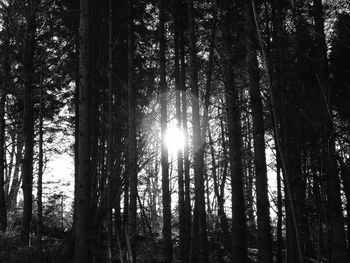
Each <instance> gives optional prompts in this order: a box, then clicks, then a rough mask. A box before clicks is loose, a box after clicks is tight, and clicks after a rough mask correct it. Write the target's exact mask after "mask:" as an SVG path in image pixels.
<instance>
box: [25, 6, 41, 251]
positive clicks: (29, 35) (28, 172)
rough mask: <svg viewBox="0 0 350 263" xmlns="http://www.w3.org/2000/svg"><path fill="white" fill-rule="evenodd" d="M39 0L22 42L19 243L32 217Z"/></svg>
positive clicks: (31, 11) (28, 229)
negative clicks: (21, 160) (34, 95)
mask: <svg viewBox="0 0 350 263" xmlns="http://www.w3.org/2000/svg"><path fill="white" fill-rule="evenodd" d="M38 5H39V0H36V1H31V3H30V4H29V6H28V7H29V10H28V14H27V18H26V37H25V44H24V58H23V70H24V124H23V125H24V127H23V131H24V132H23V133H24V137H25V139H24V145H25V151H24V158H23V166H22V180H23V183H22V189H23V220H22V229H21V243H22V244H23V245H28V244H29V232H30V222H31V219H32V200H33V198H32V191H33V146H34V102H33V89H34V85H33V82H34V80H33V79H34V54H35V32H36V11H37V8H38Z"/></svg>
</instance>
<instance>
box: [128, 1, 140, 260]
mask: <svg viewBox="0 0 350 263" xmlns="http://www.w3.org/2000/svg"><path fill="white" fill-rule="evenodd" d="M133 9H134V1H133V0H128V124H129V126H128V129H129V134H128V140H129V142H128V143H129V144H128V175H129V184H130V200H129V236H130V238H131V249H132V255H130V256H131V258H132V262H136V254H135V253H136V251H135V242H136V234H137V232H136V229H137V221H136V219H137V195H138V192H137V180H138V179H137V142H136V96H137V90H136V82H135V73H134V52H135V47H134V45H135V43H134V31H133V30H134V22H133V21H134V15H133V14H134V12H133Z"/></svg>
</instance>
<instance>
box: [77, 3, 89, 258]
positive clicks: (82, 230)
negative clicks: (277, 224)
mask: <svg viewBox="0 0 350 263" xmlns="http://www.w3.org/2000/svg"><path fill="white" fill-rule="evenodd" d="M89 10H90V8H89V1H86V0H81V1H80V27H79V74H80V77H79V116H76V118H79V127H78V129H79V144H78V174H77V176H78V178H77V180H76V183H77V187H76V228H75V252H74V262H76V263H80V262H90V256H89V241H88V237H89V232H90V222H89V218H90V134H89V129H90V128H89V127H90V119H89V116H90V115H89V112H90V107H89V102H90V94H89V86H90V83H89V78H90V76H89V54H90V45H89V26H90V23H89V22H90V21H89V20H90V19H89Z"/></svg>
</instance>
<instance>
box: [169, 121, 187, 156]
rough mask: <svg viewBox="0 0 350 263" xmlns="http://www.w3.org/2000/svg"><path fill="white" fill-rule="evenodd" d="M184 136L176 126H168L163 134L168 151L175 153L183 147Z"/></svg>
mask: <svg viewBox="0 0 350 263" xmlns="http://www.w3.org/2000/svg"><path fill="white" fill-rule="evenodd" d="M184 142H185V137H184V134H183V132H182V131H181V129H179V128H177V127H176V126H170V127H168V130H167V132H166V135H165V145H166V147H167V148H168V150H169V152H171V153H176V152H178V151H180V150H182V149H183V146H184Z"/></svg>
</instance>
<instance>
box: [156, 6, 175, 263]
mask: <svg viewBox="0 0 350 263" xmlns="http://www.w3.org/2000/svg"><path fill="white" fill-rule="evenodd" d="M164 19H165V11H164V0H160V1H159V46H160V50H159V61H160V63H159V67H160V81H159V86H160V116H161V117H160V127H161V164H162V193H163V236H164V244H165V246H164V253H165V260H164V262H167V263H171V262H172V259H173V245H172V239H171V195H170V191H169V161H168V149H167V146H166V141H165V140H166V133H167V125H168V124H167V123H168V110H167V93H168V89H167V83H166V58H165V50H166V42H165V28H164Z"/></svg>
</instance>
